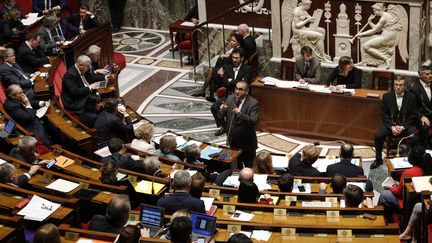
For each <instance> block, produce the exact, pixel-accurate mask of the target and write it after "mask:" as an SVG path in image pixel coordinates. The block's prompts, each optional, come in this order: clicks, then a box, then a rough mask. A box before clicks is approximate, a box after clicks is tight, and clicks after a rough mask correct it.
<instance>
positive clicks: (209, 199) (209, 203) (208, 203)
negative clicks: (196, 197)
mask: <svg viewBox="0 0 432 243" xmlns="http://www.w3.org/2000/svg"><path fill="white" fill-rule="evenodd" d="M200 199H201V200H202V201H203V202H204V206H205V211H210V208H211V206H212V205H213V201H214V197H201V198H200Z"/></svg>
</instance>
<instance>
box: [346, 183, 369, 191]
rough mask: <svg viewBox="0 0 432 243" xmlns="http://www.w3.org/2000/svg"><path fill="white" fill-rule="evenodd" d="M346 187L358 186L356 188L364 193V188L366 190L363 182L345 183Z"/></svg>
mask: <svg viewBox="0 0 432 243" xmlns="http://www.w3.org/2000/svg"><path fill="white" fill-rule="evenodd" d="M347 185H355V186H358V187H360V188H361V189H362V190H363V191H365V188H366V183H364V182H349V181H348V182H347Z"/></svg>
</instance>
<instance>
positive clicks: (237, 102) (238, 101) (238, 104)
mask: <svg viewBox="0 0 432 243" xmlns="http://www.w3.org/2000/svg"><path fill="white" fill-rule="evenodd" d="M240 104H241V101H240V100H237V101H236V103H235V106H236V107H237V108H238V107H239V106H240Z"/></svg>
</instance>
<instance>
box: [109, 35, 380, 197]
mask: <svg viewBox="0 0 432 243" xmlns="http://www.w3.org/2000/svg"><path fill="white" fill-rule="evenodd" d="M113 39H114V40H115V41H114V49H115V50H117V51H120V52H123V53H124V54H125V56H126V60H127V66H126V68H125V70H123V71H122V72H121V74H120V77H119V86H120V93H121V95H122V96H123V97H124V99H125V100H126V101H127V103H128V104H130V105H131V106H132V107H133V108H134V109H136V110H137V111H138V112H140V113H141V114H143V115H144V116H145V117H147V118H148V119H150V120H151V121H153V122H154V123H155V124H156V132H157V133H158V134H160V133H163V132H166V131H168V130H172V131H176V132H179V133H183V134H187V135H190V136H191V137H196V138H198V139H202V140H204V141H208V142H212V143H217V144H225V137H215V136H214V132H215V131H217V128H216V125H215V123H214V120H213V117H212V115H211V113H210V105H211V103H209V102H207V101H206V100H205V99H203V98H202V97H198V98H197V97H192V96H191V95H190V94H191V93H193V92H194V91H195V90H197V89H198V88H199V87H200V86H201V85H202V83H203V82H202V80H198V81H194V80H192V79H191V77H192V76H193V74H192V66H188V65H186V66H183V67H180V61H179V56H178V53H177V52H175V53H174V59H173V57H172V53H171V52H170V51H169V48H170V42H169V38H168V32H167V31H159V30H148V29H132V28H124V29H123V31H122V32H120V33H117V34H115V35H114V36H113ZM125 40H126V41H125ZM258 48H259V47H258ZM185 61H186V60H185ZM202 65H204V64H200V66H199V67H198V70H200V67H201V66H202ZM257 135H258V142H259V148H258V150H257V151H261V150H267V151H271V152H276V153H290V154H294V153H296V152H299V151H301V150H302V148H303V147H304V146H305V145H307V144H310V143H311V140H310V139H302V138H294V137H287V136H283V135H280V134H269V133H262V132H257ZM320 148H321V155H322V156H327V155H337V154H338V148H339V146H338V145H337V144H334V145H320ZM355 153H356V155H359V156H362V157H363V168H364V170H365V173H366V174H367V175H369V165H370V164H371V162H372V160H373V158H374V156H375V151H374V150H373V148H371V147H367V146H355ZM369 176H371V177H375V178H377V179H378V180H377V183H375V184H376V188H377V189H379V190H381V187H380V185H379V184H380V183H379V182H378V181H379V180H381V178H385V177H386V176H387V168H386V167H385V165H383V166H382V167H381V168H379V169H377V170H374V171H373V173H371V174H370V175H369Z"/></svg>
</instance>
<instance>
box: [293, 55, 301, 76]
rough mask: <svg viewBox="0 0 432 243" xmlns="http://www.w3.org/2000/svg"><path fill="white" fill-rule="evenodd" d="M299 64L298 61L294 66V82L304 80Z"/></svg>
mask: <svg viewBox="0 0 432 243" xmlns="http://www.w3.org/2000/svg"><path fill="white" fill-rule="evenodd" d="M299 62H300V61H299V60H296V62H295V65H294V80H295V81H299V80H300V79H301V78H302V76H301V70H300V63H299Z"/></svg>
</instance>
